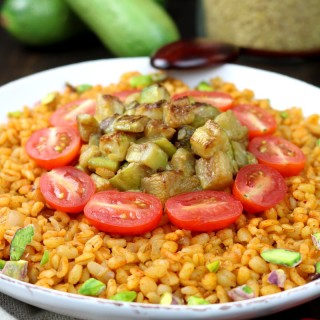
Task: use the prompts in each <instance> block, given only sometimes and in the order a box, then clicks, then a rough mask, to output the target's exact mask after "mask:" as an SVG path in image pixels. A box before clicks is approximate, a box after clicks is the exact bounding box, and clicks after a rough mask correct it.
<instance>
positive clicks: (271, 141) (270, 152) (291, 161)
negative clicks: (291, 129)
mask: <svg viewBox="0 0 320 320" xmlns="http://www.w3.org/2000/svg"><path fill="white" fill-rule="evenodd" d="M248 149H249V151H250V152H251V153H253V155H254V156H255V157H256V158H257V160H258V162H259V163H263V164H266V165H268V166H270V167H273V168H275V169H277V170H278V171H279V172H280V173H281V174H282V175H283V176H285V177H289V176H295V175H297V174H299V173H300V172H301V171H302V170H303V168H304V165H305V163H306V156H305V155H304V153H303V152H302V151H301V150H300V149H299V148H298V147H297V146H296V145H295V144H293V143H291V142H290V141H288V140H286V139H283V138H280V137H274V136H265V137H256V138H253V139H252V140H251V141H250V142H249V147H248Z"/></svg>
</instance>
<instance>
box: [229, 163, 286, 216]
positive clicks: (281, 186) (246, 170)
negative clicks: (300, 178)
mask: <svg viewBox="0 0 320 320" xmlns="http://www.w3.org/2000/svg"><path fill="white" fill-rule="evenodd" d="M286 192H287V185H286V182H285V180H284V178H283V177H282V175H281V174H280V173H279V172H278V171H277V170H276V169H273V168H271V167H268V166H266V165H263V164H251V165H248V166H245V167H242V168H241V169H240V170H239V172H238V174H237V177H236V179H235V182H234V185H233V190H232V193H233V195H234V196H235V198H236V199H238V200H239V201H241V203H242V204H243V208H244V210H245V211H247V212H249V213H257V212H261V211H264V210H266V209H269V208H272V207H274V206H275V205H276V204H277V203H279V202H280V201H281V200H282V199H283V198H284V197H285V195H286Z"/></svg>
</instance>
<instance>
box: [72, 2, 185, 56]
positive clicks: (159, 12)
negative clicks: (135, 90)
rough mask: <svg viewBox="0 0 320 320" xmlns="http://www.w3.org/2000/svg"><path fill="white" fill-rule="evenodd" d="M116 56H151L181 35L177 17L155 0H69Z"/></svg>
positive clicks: (75, 10)
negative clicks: (175, 21)
mask: <svg viewBox="0 0 320 320" xmlns="http://www.w3.org/2000/svg"><path fill="white" fill-rule="evenodd" d="M66 2H67V3H68V4H69V6H70V7H71V8H72V10H73V11H74V12H75V13H76V14H77V15H78V16H79V17H80V18H81V19H82V20H83V21H84V23H85V24H86V25H87V26H88V27H89V28H90V29H91V30H92V31H93V32H94V33H95V34H96V35H97V36H98V38H99V39H100V40H101V41H102V43H103V44H104V45H105V46H106V47H107V48H108V49H109V50H110V51H111V52H113V53H114V54H115V55H117V56H149V55H151V54H152V53H153V52H154V51H155V50H157V49H158V48H160V47H161V46H163V45H165V44H167V43H170V42H173V41H176V40H178V39H179V37H180V36H179V31H178V29H177V26H176V25H175V23H174V21H173V20H172V19H171V17H170V16H169V15H168V13H167V12H166V11H165V9H163V8H162V7H161V6H160V5H159V4H157V3H156V2H155V1H152V0H134V1H133V0H120V1H110V0H109V1H106V0H90V1H88V0H66Z"/></svg>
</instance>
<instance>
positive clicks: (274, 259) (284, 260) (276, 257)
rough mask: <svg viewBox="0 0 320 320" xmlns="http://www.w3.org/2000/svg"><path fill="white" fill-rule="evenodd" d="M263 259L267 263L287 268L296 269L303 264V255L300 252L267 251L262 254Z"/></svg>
mask: <svg viewBox="0 0 320 320" xmlns="http://www.w3.org/2000/svg"><path fill="white" fill-rule="evenodd" d="M261 257H262V258H263V259H264V260H265V261H267V262H271V263H275V264H280V265H282V266H286V267H295V266H297V265H298V264H299V263H300V262H301V254H300V253H299V252H295V251H290V250H286V249H271V250H266V251H263V252H262V253H261Z"/></svg>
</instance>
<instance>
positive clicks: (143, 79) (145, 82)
mask: <svg viewBox="0 0 320 320" xmlns="http://www.w3.org/2000/svg"><path fill="white" fill-rule="evenodd" d="M129 83H130V86H131V87H132V88H141V87H147V86H150V85H151V84H153V79H152V76H151V75H149V74H141V75H138V76H135V77H132V78H131V79H130V81H129Z"/></svg>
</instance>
